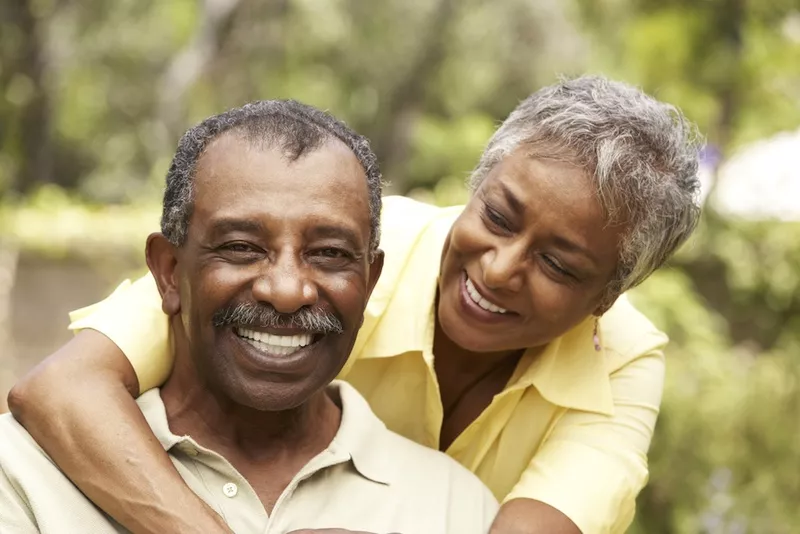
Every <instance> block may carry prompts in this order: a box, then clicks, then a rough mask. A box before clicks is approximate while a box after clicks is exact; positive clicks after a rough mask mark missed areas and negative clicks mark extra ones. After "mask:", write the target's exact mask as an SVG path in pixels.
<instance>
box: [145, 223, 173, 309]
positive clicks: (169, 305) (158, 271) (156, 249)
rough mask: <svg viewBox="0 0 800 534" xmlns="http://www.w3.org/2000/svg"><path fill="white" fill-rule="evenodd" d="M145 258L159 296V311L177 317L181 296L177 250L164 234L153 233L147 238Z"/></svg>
mask: <svg viewBox="0 0 800 534" xmlns="http://www.w3.org/2000/svg"><path fill="white" fill-rule="evenodd" d="M145 256H146V257H147V266H148V267H149V268H150V272H151V273H152V274H153V278H155V280H156V285H157V286H158V292H159V293H160V294H161V309H162V310H163V311H164V313H166V314H167V315H169V316H170V317H172V316H173V315H177V314H178V313H180V311H181V294H180V290H179V284H178V278H177V273H176V270H177V267H178V256H177V248H176V247H175V245H173V244H172V243H170V242H169V240H168V239H167V238H166V237H164V234H162V233H160V232H154V233H152V234H150V235H149V236H148V237H147V246H146V249H145Z"/></svg>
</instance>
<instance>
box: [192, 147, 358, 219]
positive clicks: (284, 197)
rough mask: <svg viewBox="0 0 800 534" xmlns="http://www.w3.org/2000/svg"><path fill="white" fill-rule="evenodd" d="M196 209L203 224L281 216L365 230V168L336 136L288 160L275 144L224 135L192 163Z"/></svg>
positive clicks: (282, 217)
mask: <svg viewBox="0 0 800 534" xmlns="http://www.w3.org/2000/svg"><path fill="white" fill-rule="evenodd" d="M195 210H196V214H197V215H200V216H202V217H203V218H204V219H206V221H205V222H206V224H207V223H211V222H212V220H215V221H216V220H225V219H227V220H234V219H235V220H245V219H247V220H251V221H268V220H286V221H297V222H300V221H302V222H304V223H305V224H306V225H322V226H328V225H332V224H335V225H345V226H348V227H351V228H352V229H354V230H356V231H361V229H362V228H363V231H365V232H366V233H367V234H368V233H369V230H370V220H369V190H368V187H367V178H366V173H365V172H364V169H363V167H362V166H361V164H360V162H359V161H358V159H357V158H356V157H355V154H353V152H352V151H351V150H350V149H349V148H348V147H347V146H346V145H345V144H344V143H342V142H340V141H338V140H331V141H326V142H325V143H323V144H322V145H320V146H319V147H317V148H316V149H314V150H312V151H310V152H308V153H305V154H303V155H301V156H300V157H299V158H298V159H296V160H294V161H291V160H290V159H289V158H287V157H285V156H284V155H283V154H282V153H281V152H280V149H279V148H277V147H274V146H270V145H267V144H260V145H259V144H253V143H250V142H248V141H247V140H246V139H243V138H241V137H240V136H238V135H223V136H221V137H220V138H218V139H217V140H215V142H213V143H212V144H210V145H209V147H208V149H207V150H206V152H205V153H204V155H203V157H202V158H201V161H200V162H199V165H198V167H197V172H196V175H195ZM194 218H195V217H193V219H194ZM195 222H199V221H195ZM206 224H204V226H206Z"/></svg>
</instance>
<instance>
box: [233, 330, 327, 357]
mask: <svg viewBox="0 0 800 534" xmlns="http://www.w3.org/2000/svg"><path fill="white" fill-rule="evenodd" d="M236 334H237V335H238V336H239V337H241V338H242V339H244V340H245V341H246V342H248V343H249V344H251V345H252V346H253V347H255V348H257V349H258V350H260V351H263V352H268V353H270V354H276V355H278V356H288V355H289V354H291V353H293V352H296V351H298V350H300V349H301V348H303V347H305V346H306V345H310V344H311V341H312V340H313V337H314V336H313V335H312V334H296V335H293V336H276V335H275V334H267V333H266V332H258V331H256V330H248V329H247V328H237V329H236Z"/></svg>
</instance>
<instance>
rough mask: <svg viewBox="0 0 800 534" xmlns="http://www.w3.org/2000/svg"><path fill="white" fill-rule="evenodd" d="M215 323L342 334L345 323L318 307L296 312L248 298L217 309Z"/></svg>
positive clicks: (216, 324)
mask: <svg viewBox="0 0 800 534" xmlns="http://www.w3.org/2000/svg"><path fill="white" fill-rule="evenodd" d="M212 320H213V322H214V326H216V327H218V328H219V327H223V326H228V325H236V326H255V327H257V328H297V329H299V330H305V331H307V332H317V333H320V334H341V333H342V332H344V326H342V322H341V321H340V320H339V318H338V317H336V316H335V315H333V314H332V313H328V312H325V311H323V310H321V309H319V308H300V309H299V310H297V311H296V312H294V313H281V312H278V311H275V308H273V307H272V306H270V305H269V304H255V303H252V302H246V303H241V304H237V305H235V306H229V307H227V308H224V309H222V310H218V311H217V312H216V313H215V314H214V317H213V318H212Z"/></svg>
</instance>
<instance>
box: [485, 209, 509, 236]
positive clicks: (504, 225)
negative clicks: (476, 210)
mask: <svg viewBox="0 0 800 534" xmlns="http://www.w3.org/2000/svg"><path fill="white" fill-rule="evenodd" d="M483 215H484V218H485V219H486V220H487V221H488V222H489V223H490V224H491V225H493V226H495V227H497V228H499V229H501V230H503V231H504V232H508V231H510V228H509V225H508V221H507V220H506V218H505V217H503V216H502V215H501V214H500V213H499V212H498V211H497V210H496V209H494V208H492V207H490V206H489V205H484V207H483Z"/></svg>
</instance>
